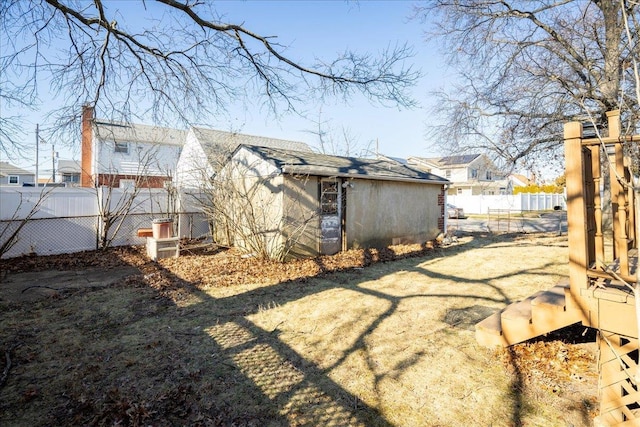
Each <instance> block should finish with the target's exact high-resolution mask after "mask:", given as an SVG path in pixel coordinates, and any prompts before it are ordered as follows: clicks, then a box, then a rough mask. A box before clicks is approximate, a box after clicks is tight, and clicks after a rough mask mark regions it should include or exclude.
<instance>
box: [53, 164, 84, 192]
mask: <svg viewBox="0 0 640 427" xmlns="http://www.w3.org/2000/svg"><path fill="white" fill-rule="evenodd" d="M81 171H82V168H81V167H80V162H78V161H75V160H63V159H60V160H58V169H56V182H63V183H65V184H66V185H67V186H71V187H77V186H79V185H80V173H81Z"/></svg>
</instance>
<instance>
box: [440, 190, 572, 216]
mask: <svg viewBox="0 0 640 427" xmlns="http://www.w3.org/2000/svg"><path fill="white" fill-rule="evenodd" d="M565 200H566V199H565V197H564V194H550V193H519V194H508V195H497V196H494V195H490V196H489V195H473V196H472V195H451V196H447V203H451V204H453V205H455V206H457V207H459V208H463V209H464V211H465V213H467V214H486V213H487V212H488V211H489V209H500V210H510V211H512V212H523V211H548V210H553V209H554V207H555V206H560V208H561V209H562V210H565V209H566V202H565Z"/></svg>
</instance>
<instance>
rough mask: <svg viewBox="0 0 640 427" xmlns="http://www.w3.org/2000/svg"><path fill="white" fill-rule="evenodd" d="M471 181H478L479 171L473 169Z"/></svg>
mask: <svg viewBox="0 0 640 427" xmlns="http://www.w3.org/2000/svg"><path fill="white" fill-rule="evenodd" d="M471 179H478V169H471Z"/></svg>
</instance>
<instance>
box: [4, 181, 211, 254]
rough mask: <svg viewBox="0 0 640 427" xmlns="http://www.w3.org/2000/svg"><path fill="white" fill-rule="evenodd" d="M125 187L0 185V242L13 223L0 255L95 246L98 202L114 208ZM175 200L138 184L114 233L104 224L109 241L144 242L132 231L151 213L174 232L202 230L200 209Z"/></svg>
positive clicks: (199, 233)
mask: <svg viewBox="0 0 640 427" xmlns="http://www.w3.org/2000/svg"><path fill="white" fill-rule="evenodd" d="M127 191H128V190H125V189H111V190H109V189H107V188H99V189H92V188H64V187H49V188H47V187H45V188H34V187H16V188H11V187H0V247H1V246H2V245H3V244H4V243H5V242H6V241H7V240H8V239H9V238H10V237H11V236H12V235H13V234H14V233H15V231H16V230H18V229H19V231H18V233H17V239H16V242H15V244H14V245H13V246H12V247H11V248H10V249H9V250H8V251H7V252H5V253H4V254H2V258H12V257H16V256H20V255H26V254H36V255H53V254H61V253H73V252H80V251H85V250H95V249H97V248H98V240H99V236H100V230H101V229H102V227H103V223H102V221H101V218H100V210H99V206H100V204H102V205H106V204H107V202H110V203H109V204H110V205H111V207H112V208H114V207H115V206H116V205H117V204H118V203H119V202H120V201H121V200H123V199H124V198H126V197H129V196H130V193H127ZM176 200H177V203H176ZM179 200H180V197H177V198H171V197H169V194H168V192H167V191H166V190H164V189H144V190H141V191H140V193H139V194H137V195H136V197H135V199H134V201H133V204H132V206H131V209H130V210H129V213H128V214H127V215H125V216H124V221H123V222H122V226H121V227H120V228H119V230H117V233H116V234H115V235H114V234H113V233H114V232H116V230H114V228H115V227H112V229H111V230H110V236H109V237H113V241H112V246H130V245H140V244H144V243H145V239H144V238H142V237H138V235H137V231H138V229H140V228H151V224H152V221H153V219H154V218H166V217H170V218H173V219H174V231H175V232H176V233H177V236H179V237H183V238H199V237H203V236H208V235H209V225H208V221H207V219H206V218H205V217H204V215H203V214H202V213H201V212H199V211H198V210H197V208H196V207H195V205H193V204H190V205H189V206H188V209H189V210H185V209H180V203H179ZM32 210H33V213H31V212H32ZM30 213H31V214H30ZM26 218H29V219H28V220H25V219H26Z"/></svg>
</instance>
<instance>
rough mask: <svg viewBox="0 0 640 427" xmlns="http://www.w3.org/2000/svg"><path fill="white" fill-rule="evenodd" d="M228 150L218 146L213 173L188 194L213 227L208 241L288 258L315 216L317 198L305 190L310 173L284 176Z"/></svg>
mask: <svg viewBox="0 0 640 427" xmlns="http://www.w3.org/2000/svg"><path fill="white" fill-rule="evenodd" d="M231 154H233V153H231V152H223V151H222V150H221V151H220V153H219V159H218V160H213V163H214V164H215V169H216V172H215V174H214V176H212V177H211V179H210V180H209V181H208V182H207V181H202V182H203V183H205V182H206V184H205V185H203V186H202V187H201V188H199V189H198V191H196V192H193V193H192V196H193V198H194V200H195V202H196V204H197V205H198V206H199V208H200V210H201V211H202V212H203V213H204V214H205V215H206V216H207V217H208V218H209V222H210V224H212V225H213V231H212V235H213V236H212V237H213V240H214V241H215V242H216V243H217V244H219V245H221V246H227V247H236V248H238V249H240V250H242V251H244V252H246V253H248V254H251V255H252V256H255V257H258V258H262V259H272V260H278V261H283V260H285V259H287V258H288V257H289V255H290V254H291V252H292V250H294V249H295V247H296V245H298V244H299V243H300V242H301V239H302V238H303V236H305V233H307V232H309V229H310V226H311V225H312V224H315V223H316V222H317V220H318V206H317V201H315V200H308V199H307V197H308V194H306V193H305V191H304V188H305V186H306V185H308V181H309V179H310V177H309V176H295V177H293V176H289V177H288V178H287V179H285V178H284V177H283V175H282V174H279V173H277V172H275V171H269V170H266V169H265V166H264V162H260V161H257V160H255V159H252V158H251V156H237V157H236V156H233V157H232V156H231ZM314 241H315V240H314Z"/></svg>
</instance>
